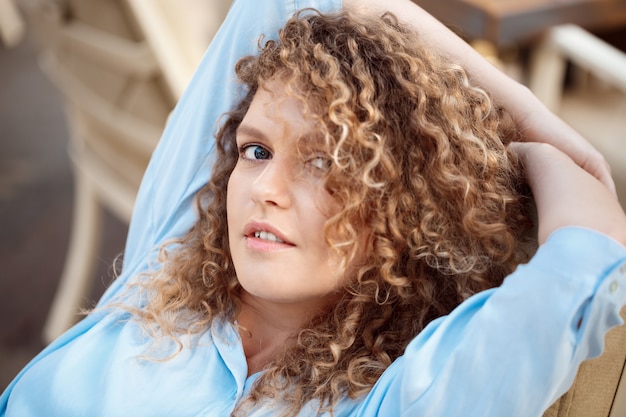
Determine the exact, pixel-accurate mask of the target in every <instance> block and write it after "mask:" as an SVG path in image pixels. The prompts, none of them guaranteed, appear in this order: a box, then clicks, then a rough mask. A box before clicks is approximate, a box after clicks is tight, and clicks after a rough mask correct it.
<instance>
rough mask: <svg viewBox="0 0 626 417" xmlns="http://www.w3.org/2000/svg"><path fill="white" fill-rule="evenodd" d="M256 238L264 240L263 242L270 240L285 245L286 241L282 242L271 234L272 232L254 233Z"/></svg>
mask: <svg viewBox="0 0 626 417" xmlns="http://www.w3.org/2000/svg"><path fill="white" fill-rule="evenodd" d="M254 237H256V238H259V239H263V240H269V241H270V242H278V243H284V241H282V240H280V239H279V238H277V237H276V235H275V234H273V233H270V232H254Z"/></svg>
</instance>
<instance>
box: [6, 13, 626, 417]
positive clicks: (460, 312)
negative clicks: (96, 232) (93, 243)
mask: <svg viewBox="0 0 626 417" xmlns="http://www.w3.org/2000/svg"><path fill="white" fill-rule="evenodd" d="M312 5H315V6H319V7H320V8H321V6H324V5H319V4H312ZM272 7H279V6H278V5H277V4H274V5H273V6H272ZM269 9H270V10H266V11H265V12H266V13H268V16H280V17H279V21H281V22H282V19H283V18H284V17H285V16H286V15H287V13H284V11H283V13H280V14H278V15H276V14H274V13H275V12H276V10H271V7H270V8H269ZM324 9H326V10H325V11H328V10H330V9H331V8H330V7H324ZM246 10H248V9H245V8H244V7H243V5H242V4H241V2H237V3H236V4H235V5H234V8H233V10H232V11H231V17H229V20H227V22H226V26H225V28H226V29H225V31H226V32H228V31H229V30H233V29H232V27H233V26H232V25H233V24H234V23H233V20H230V19H231V18H232V16H234V17H235V18H237V17H238V18H244V17H246V16H248V17H247V18H245V19H242V20H240V21H239V22H238V24H239V25H241V26H237V27H238V30H236V31H234V32H230V34H231V35H234V34H237V35H238V39H248V36H249V35H248V33H247V32H246V31H244V29H243V28H248V26H249V25H250V23H251V22H254V21H255V20H254V19H251V18H250V16H252V15H251V14H249V13H250V12H249V11H246ZM257 12H258V11H256V10H255V13H257ZM262 20H263V19H262ZM257 29H259V28H256V27H251V28H250V30H251V31H252V32H251V33H255V32H256V30H257ZM231 42H232V39H231ZM426 42H427V45H431V43H430V41H429V40H426ZM216 45H217V46H215V45H214V46H212V48H214V49H211V50H210V51H209V53H208V55H207V60H206V61H205V63H204V65H203V66H201V68H200V70H199V72H198V75H197V77H196V79H195V81H194V83H192V85H191V86H190V90H189V93H188V94H187V95H186V97H185V98H184V99H183V100H182V102H181V104H180V106H179V108H178V109H177V111H176V113H175V115H174V117H173V119H172V121H171V123H170V124H169V126H168V129H167V131H166V133H165V135H164V142H162V144H161V145H160V148H159V149H158V150H157V153H156V154H155V158H154V159H153V161H152V163H151V167H150V168H149V171H148V174H147V177H146V182H144V185H143V187H142V192H141V194H140V198H139V205H138V207H139V210H140V212H139V213H141V214H144V216H141V217H137V216H136V217H135V219H134V222H133V227H132V228H131V234H130V237H129V243H128V245H129V246H128V248H127V251H126V258H125V265H124V271H123V275H122V277H121V279H119V280H118V281H117V282H116V284H114V286H112V288H111V290H110V291H109V292H108V293H107V294H106V295H105V297H104V298H103V300H102V301H101V304H100V307H99V308H98V309H97V310H96V311H95V312H94V313H92V314H90V315H89V316H88V317H87V318H86V319H85V320H83V321H82V322H81V323H79V324H78V325H77V326H76V327H74V328H73V329H72V330H70V331H69V332H68V333H66V334H65V335H63V336H62V337H61V338H60V339H59V340H57V341H56V342H55V343H53V344H52V345H51V346H50V347H48V348H47V349H46V350H45V351H44V352H43V353H42V354H41V355H39V356H38V357H37V358H35V360H34V361H33V362H32V363H31V364H30V365H29V366H28V367H27V368H26V369H25V370H24V371H23V372H22V373H21V374H20V375H19V376H18V378H16V380H15V381H14V382H13V384H12V385H11V386H10V387H9V388H8V389H7V391H6V392H5V393H4V394H3V396H2V402H1V403H0V410H1V414H2V415H8V416H13V415H16V416H17V415H19V416H30V415H52V416H55V415H59V416H61V415H63V416H73V415H90V416H92V415H106V416H116V415H133V416H141V415H151V416H152V415H214V416H225V415H231V414H235V415H268V416H275V415H318V414H323V413H326V414H329V415H331V414H332V415H429V416H450V415H481V416H485V415H486V416H488V415H493V416H502V415H507V416H509V415H511V416H515V415H519V416H533V415H540V414H541V412H542V411H543V410H545V409H546V408H547V407H548V406H549V405H550V403H551V402H552V401H554V400H555V399H556V398H557V397H558V395H559V394H560V393H562V392H563V391H564V390H565V389H566V388H567V387H568V386H569V384H570V383H571V381H572V379H573V377H574V375H575V373H576V369H577V366H578V365H579V364H580V362H581V361H582V360H584V359H585V358H587V357H589V356H593V355H597V354H599V352H600V351H601V345H602V338H603V336H604V333H605V332H606V330H607V329H608V328H610V327H611V326H613V325H615V324H617V323H618V322H619V315H618V312H619V308H620V306H621V305H623V304H624V302H625V301H626V293H625V291H624V286H625V285H626V277H625V271H626V268H624V267H623V266H622V265H623V264H624V262H626V249H625V248H624V247H623V245H624V243H626V219H625V217H624V213H623V211H622V210H621V208H620V207H619V205H618V204H617V202H616V200H615V198H614V196H613V194H612V193H611V191H610V190H609V189H608V188H607V187H605V186H604V185H602V184H601V183H600V182H599V181H597V180H596V179H595V178H593V177H592V176H590V175H589V174H587V173H586V172H585V171H583V170H582V169H581V168H579V167H578V166H577V165H576V164H575V163H574V162H572V160H571V159H570V158H569V157H567V156H565V155H564V154H563V153H561V151H558V150H557V149H555V148H554V147H552V146H551V145H547V144H536V143H535V144H530V143H512V141H513V140H514V139H516V138H517V133H516V132H517V129H516V128H515V126H514V124H513V122H512V120H511V119H510V118H509V117H508V116H507V114H506V113H505V112H503V111H501V110H500V109H498V108H497V106H496V105H495V104H494V103H492V101H491V100H490V98H489V97H488V95H487V94H486V93H485V92H484V91H483V90H482V89H480V88H478V87H476V86H474V85H473V84H472V83H470V82H469V80H468V78H467V76H466V74H465V72H464V71H463V69H462V68H461V67H460V66H459V65H456V64H451V63H448V62H446V61H444V60H442V59H440V58H439V57H438V56H437V54H436V53H433V52H432V49H430V48H428V47H426V46H424V45H422V43H421V41H420V37H419V36H417V35H415V34H414V33H413V32H411V31H410V30H409V29H407V28H406V27H405V26H402V25H401V24H397V23H396V21H395V19H394V18H393V17H391V16H387V17H384V18H382V19H381V18H365V17H362V16H357V15H356V14H348V15H328V16H319V15H318V14H317V13H315V12H312V11H309V12H305V13H301V14H299V15H297V16H296V17H295V18H293V19H291V20H289V21H288V22H287V24H286V25H285V27H284V29H283V30H282V31H281V34H280V37H279V39H278V40H276V41H273V42H269V43H267V44H265V45H264V47H263V48H262V51H261V52H260V55H259V56H258V57H256V58H255V57H250V58H245V59H243V60H241V61H240V62H239V64H238V65H237V75H238V76H239V78H240V79H241V80H242V81H243V83H244V85H245V88H242V89H241V95H240V97H241V100H240V102H239V104H237V105H233V106H231V109H233V110H232V111H231V112H230V113H229V114H228V116H227V117H226V118H225V119H224V120H223V122H222V125H221V129H220V131H219V134H218V140H217V145H218V146H217V158H216V159H215V162H214V171H213V174H212V175H211V178H210V181H209V182H208V184H206V181H207V178H208V175H207V176H206V177H204V178H202V175H204V174H205V173H206V169H207V168H205V167H204V164H206V158H208V156H209V151H208V150H207V149H208V148H209V147H208V145H207V144H206V143H205V142H204V139H205V138H208V136H210V134H209V133H208V132H210V130H206V128H207V125H206V124H207V123H208V124H210V123H211V122H214V121H215V120H216V117H213V118H212V119H211V120H210V121H208V120H205V118H203V117H200V119H198V113H200V116H207V112H209V113H210V111H209V110H207V107H205V106H208V105H209V103H211V101H212V100H217V101H216V103H218V104H216V106H217V107H219V106H220V105H221V104H219V99H220V97H219V96H217V97H216V96H213V95H212V94H211V92H215V91H220V90H224V89H225V88H224V85H222V84H217V85H216V83H219V82H220V81H221V82H226V81H227V85H229V86H230V82H231V81H230V78H228V77H227V76H221V77H220V76H218V75H216V74H227V73H226V72H224V73H222V72H221V71H225V70H223V68H222V65H223V64H224V63H223V62H221V61H216V60H215V59H211V58H212V57H213V58H215V57H216V56H229V57H230V56H232V55H233V52H232V51H228V50H227V49H222V48H226V46H227V43H226V41H225V40H224V38H223V37H221V38H220V37H218V41H217V44H216ZM216 51H217V52H216ZM215 54H217V55H215ZM204 77H207V78H206V79H205V78H204ZM208 81H210V83H209V85H211V90H209V91H207V90H203V89H202V87H204V84H203V83H205V82H208ZM199 90H202V91H200V92H199ZM226 90H230V91H229V93H228V94H232V92H233V90H235V87H234V86H230V87H229V88H227V89H226ZM204 100H207V101H204ZM229 100H233V98H232V97H231V98H229ZM545 118H546V120H547V121H549V120H552V119H551V116H545ZM554 126H559V124H558V123H555V124H554ZM177 129H180V130H177ZM548 130H550V129H548ZM558 130H559V129H558V128H556V127H555V128H553V131H555V132H556V131H558ZM184 133H189V134H190V136H189V137H187V136H186V135H185V134H184ZM507 148H508V149H507ZM207 165H208V164H207ZM522 165H523V167H524V170H522V168H521V167H522ZM523 172H525V173H526V176H527V179H528V183H529V185H530V187H531V189H532V192H533V195H534V198H535V201H536V204H537V213H538V218H539V224H538V236H539V244H540V247H539V249H538V251H537V253H536V254H535V255H534V256H533V257H532V259H531V260H530V261H529V262H528V263H527V264H526V265H524V266H520V267H518V268H517V269H515V268H516V266H517V265H518V264H519V263H520V262H522V261H525V260H527V257H528V256H527V254H526V252H525V250H524V248H525V246H523V245H522V244H521V241H522V240H523V238H524V236H526V233H527V230H526V226H525V225H526V224H527V223H528V221H529V215H528V213H527V204H526V203H527V202H526V200H525V197H526V194H525V191H524V181H523V178H522V173H523ZM175 174H176V175H175ZM599 176H601V175H599ZM181 178H182V180H181ZM170 187H171V188H170ZM196 190H199V191H198V192H196ZM192 194H193V196H194V198H197V201H198V205H197V208H198V210H197V212H196V213H194V212H193V210H192V209H191V208H190V204H189V202H188V201H189V199H190V197H191V195H192ZM153 196H155V197H156V201H155V199H153V198H151V197H153ZM161 203H162V204H161ZM146 205H151V206H152V208H151V209H150V210H146V211H145V212H142V211H141V210H142V209H145V207H146ZM138 215H139V214H138ZM192 217H193V222H192V223H193V224H190V222H189V219H190V218H192ZM548 236H550V237H549V238H548ZM173 237H178V238H177V239H174V240H171V239H170V238H173ZM153 248H155V249H159V248H160V249H161V250H160V256H159V258H158V259H155V258H154V256H155V254H154V251H152V249H153ZM620 266H622V267H621V270H620ZM514 270H515V271H514ZM513 271H514V272H513ZM505 277H506V280H504V282H502V281H503V279H504V278H505ZM500 284H502V285H500ZM499 285H500V286H499Z"/></svg>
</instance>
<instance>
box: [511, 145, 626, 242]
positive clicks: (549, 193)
mask: <svg viewBox="0 0 626 417" xmlns="http://www.w3.org/2000/svg"><path fill="white" fill-rule="evenodd" d="M509 149H510V150H511V151H512V152H513V153H514V154H516V155H517V156H518V157H519V158H520V160H521V162H522V164H523V166H524V168H525V171H526V177H527V180H528V183H529V185H530V188H531V190H532V193H533V196H534V198H535V203H536V206H537V214H538V217H539V232H538V239H539V244H541V243H543V242H545V240H546V239H547V237H548V236H549V235H550V233H552V232H553V231H555V230H556V229H558V228H561V227H565V226H580V227H586V228H589V229H593V230H596V231H598V232H600V233H603V234H605V235H608V236H610V237H612V238H613V239H615V240H617V241H618V242H620V243H621V244H622V245H624V246H626V215H624V211H623V209H622V207H621V206H620V204H619V202H618V201H617V199H616V198H615V195H614V194H613V192H612V191H610V190H609V189H608V188H607V187H606V186H605V185H603V184H602V183H601V182H600V181H599V180H598V179H596V178H595V177H594V176H592V175H590V174H589V173H588V172H587V171H585V170H583V169H582V168H581V167H580V166H578V165H577V164H576V163H574V161H572V159H571V158H570V157H569V156H567V155H565V154H564V153H563V152H561V151H560V150H558V149H556V148H555V147H554V146H552V145H549V144H545V143H535V142H524V143H514V144H511V145H510V147H509Z"/></svg>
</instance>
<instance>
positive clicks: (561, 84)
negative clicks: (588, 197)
mask: <svg viewBox="0 0 626 417" xmlns="http://www.w3.org/2000/svg"><path fill="white" fill-rule="evenodd" d="M533 55H534V56H533V59H532V64H531V68H530V74H529V87H530V88H531V90H532V91H533V92H534V93H535V95H536V96H537V97H539V98H540V99H541V100H542V101H543V102H544V103H545V104H546V105H547V106H548V107H549V108H550V109H551V110H553V111H555V112H556V113H559V114H560V115H561V116H562V117H563V118H564V119H565V120H566V121H568V122H570V123H571V124H572V126H573V127H575V128H578V129H579V130H581V133H582V134H583V135H584V136H585V137H587V138H589V139H590V140H591V141H592V143H594V145H596V146H597V147H598V149H599V150H600V151H601V152H603V153H604V154H605V155H606V158H607V160H608V161H609V162H610V163H611V165H612V167H613V174H614V177H615V181H616V185H617V188H618V194H619V197H620V199H621V201H622V204H624V203H625V202H626V169H625V168H626V147H625V144H626V142H625V141H626V133H625V132H626V129H624V128H626V124H623V127H622V128H620V127H619V126H618V127H617V128H616V129H613V130H614V132H605V131H603V130H602V128H603V127H604V126H603V125H602V122H600V124H598V125H596V126H592V127H591V128H589V127H588V126H589V122H587V123H586V125H584V124H580V119H582V118H585V119H587V120H589V121H593V119H595V118H601V117H606V116H607V114H610V113H611V112H612V111H613V112H614V116H613V117H614V120H615V119H617V120H623V118H624V115H625V114H626V113H625V112H624V110H626V54H625V53H623V52H621V51H620V50H618V49H617V48H614V47H613V46H611V45H609V44H607V43H606V42H604V41H602V40H600V39H599V38H597V37H595V36H594V35H592V34H591V33H589V32H587V31H585V30H583V29H581V28H580V27H578V26H575V25H563V26H556V27H554V28H552V29H550V30H548V31H547V33H546V34H545V35H544V36H543V38H542V40H541V41H540V42H539V44H538V45H537V46H536V48H535V49H534V54H533ZM568 65H569V66H571V67H573V68H575V69H577V71H578V72H579V73H580V72H583V73H584V75H583V76H580V74H579V76H578V78H579V79H582V81H584V82H578V83H577V82H576V80H574V83H573V85H571V86H570V87H569V88H565V87H566V83H565V75H566V69H567V66H568ZM613 99H614V100H616V101H615V102H614V103H618V104H619V106H621V107H619V106H618V107H616V106H615V105H613V104H608V105H607V103H613V102H611V100H613ZM598 108H600V109H601V110H600V112H598V111H597V110H598ZM622 317H624V318H626V308H625V309H623V310H622ZM623 416H626V326H621V327H619V328H616V329H613V330H612V331H611V332H609V334H608V335H607V338H606V349H605V352H604V354H603V355H602V356H600V357H599V358H597V359H593V360H591V361H588V362H585V363H583V365H582V366H581V369H580V371H579V374H578V376H577V378H576V380H575V382H574V385H573V387H572V388H571V389H570V390H569V391H568V392H567V393H566V394H565V395H564V396H563V397H562V398H561V399H560V400H559V401H558V402H557V403H556V404H554V405H553V406H552V407H551V408H550V409H549V410H548V412H547V413H546V414H545V416H544V417H623Z"/></svg>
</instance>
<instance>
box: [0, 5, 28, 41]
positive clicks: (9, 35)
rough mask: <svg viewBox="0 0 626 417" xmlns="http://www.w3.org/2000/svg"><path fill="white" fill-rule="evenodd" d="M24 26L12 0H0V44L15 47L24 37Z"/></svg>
mask: <svg viewBox="0 0 626 417" xmlns="http://www.w3.org/2000/svg"><path fill="white" fill-rule="evenodd" d="M24 31H25V26H24V21H23V20H22V17H21V16H20V14H19V12H18V10H17V7H16V6H15V3H14V2H13V0H0V42H1V43H3V44H4V45H5V46H7V47H11V46H14V45H16V44H17V43H18V42H19V41H20V40H21V39H22V37H23V36H24Z"/></svg>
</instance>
